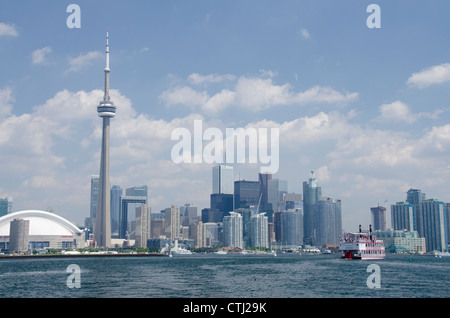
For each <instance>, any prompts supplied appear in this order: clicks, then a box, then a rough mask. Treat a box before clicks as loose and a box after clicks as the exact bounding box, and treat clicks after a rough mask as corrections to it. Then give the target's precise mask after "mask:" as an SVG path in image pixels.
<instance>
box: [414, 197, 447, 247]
mask: <svg viewBox="0 0 450 318" xmlns="http://www.w3.org/2000/svg"><path fill="white" fill-rule="evenodd" d="M420 205H421V213H422V230H423V237H425V244H426V246H427V252H432V251H435V250H436V251H440V252H443V251H444V250H446V249H447V248H448V237H447V215H446V213H445V205H444V203H443V202H441V201H438V200H434V199H429V200H423V201H422V202H421V204H420Z"/></svg>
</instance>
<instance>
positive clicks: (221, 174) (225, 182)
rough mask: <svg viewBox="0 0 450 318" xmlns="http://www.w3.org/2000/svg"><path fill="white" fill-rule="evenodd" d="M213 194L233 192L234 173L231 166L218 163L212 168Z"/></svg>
mask: <svg viewBox="0 0 450 318" xmlns="http://www.w3.org/2000/svg"><path fill="white" fill-rule="evenodd" d="M212 184H213V187H212V188H213V191H212V193H213V194H231V195H233V193H234V175H233V167H232V166H227V165H218V166H215V167H213V169H212Z"/></svg>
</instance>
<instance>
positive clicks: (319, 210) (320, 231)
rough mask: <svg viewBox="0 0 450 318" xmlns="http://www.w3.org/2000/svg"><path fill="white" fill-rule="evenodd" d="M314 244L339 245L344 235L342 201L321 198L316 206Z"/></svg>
mask: <svg viewBox="0 0 450 318" xmlns="http://www.w3.org/2000/svg"><path fill="white" fill-rule="evenodd" d="M313 218H314V231H313V233H314V235H313V244H314V245H317V246H321V245H326V244H339V238H340V236H341V235H342V213H341V200H336V199H332V198H320V199H319V200H317V202H316V203H315V204H314V217H313Z"/></svg>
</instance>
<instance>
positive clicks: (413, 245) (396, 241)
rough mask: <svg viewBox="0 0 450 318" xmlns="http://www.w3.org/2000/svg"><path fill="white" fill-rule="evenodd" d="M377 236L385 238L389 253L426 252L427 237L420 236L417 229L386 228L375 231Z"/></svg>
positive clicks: (384, 242)
mask: <svg viewBox="0 0 450 318" xmlns="http://www.w3.org/2000/svg"><path fill="white" fill-rule="evenodd" d="M374 234H375V236H376V237H377V238H378V239H381V240H383V244H384V247H385V248H386V251H388V252H389V253H425V252H426V245H425V238H423V237H419V233H418V232H417V231H409V230H386V231H375V232H374Z"/></svg>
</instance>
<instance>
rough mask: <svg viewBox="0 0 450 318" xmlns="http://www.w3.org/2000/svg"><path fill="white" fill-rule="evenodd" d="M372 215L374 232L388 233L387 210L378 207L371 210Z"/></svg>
mask: <svg viewBox="0 0 450 318" xmlns="http://www.w3.org/2000/svg"><path fill="white" fill-rule="evenodd" d="M370 212H371V213H372V224H373V230H374V231H386V208H385V207H383V206H376V207H373V208H370Z"/></svg>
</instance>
